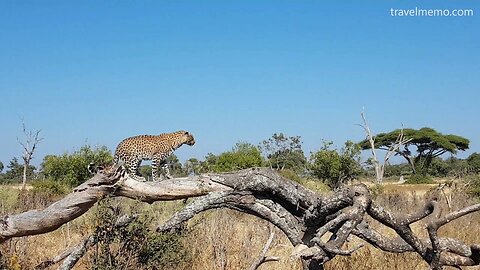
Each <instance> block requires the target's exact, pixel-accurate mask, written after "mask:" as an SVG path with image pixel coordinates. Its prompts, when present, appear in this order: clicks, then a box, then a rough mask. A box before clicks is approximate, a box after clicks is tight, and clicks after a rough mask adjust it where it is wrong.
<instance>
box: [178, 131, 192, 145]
mask: <svg viewBox="0 0 480 270" xmlns="http://www.w3.org/2000/svg"><path fill="white" fill-rule="evenodd" d="M182 132H183V133H182V137H181V140H182V144H188V145H190V146H192V145H194V144H195V138H193V135H192V134H190V133H189V132H188V131H182Z"/></svg>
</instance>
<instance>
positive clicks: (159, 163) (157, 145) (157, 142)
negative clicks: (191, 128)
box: [113, 130, 195, 182]
mask: <svg viewBox="0 0 480 270" xmlns="http://www.w3.org/2000/svg"><path fill="white" fill-rule="evenodd" d="M184 144H186V145H189V146H193V145H194V144H195V138H194V137H193V135H192V134H190V133H189V132H188V131H185V130H180V131H176V132H172V133H162V134H159V135H138V136H133V137H129V138H126V139H124V140H122V141H121V142H120V143H119V144H118V146H117V148H116V150H115V154H114V156H113V163H114V164H117V165H120V164H122V162H123V164H124V166H125V167H126V170H127V172H128V174H129V176H130V177H132V178H134V179H135V180H139V181H146V180H145V179H144V178H143V177H141V176H140V173H139V168H140V164H141V163H142V161H143V160H151V161H152V180H153V181H154V182H158V181H159V178H157V175H158V169H159V168H160V167H162V168H163V169H164V171H165V172H166V173H165V176H166V178H167V179H171V178H172V176H171V175H170V172H169V170H168V164H167V157H168V156H170V155H171V154H172V153H173V152H174V151H175V150H176V149H178V148H180V147H181V146H182V145H184Z"/></svg>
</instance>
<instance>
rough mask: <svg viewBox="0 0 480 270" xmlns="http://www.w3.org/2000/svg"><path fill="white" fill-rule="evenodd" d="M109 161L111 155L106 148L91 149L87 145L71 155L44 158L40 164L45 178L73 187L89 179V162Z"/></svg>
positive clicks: (104, 162)
mask: <svg viewBox="0 0 480 270" xmlns="http://www.w3.org/2000/svg"><path fill="white" fill-rule="evenodd" d="M111 161H112V154H111V153H110V151H109V150H108V148H106V147H97V148H92V147H90V146H88V145H87V146H83V147H82V148H80V150H78V151H75V152H74V153H72V154H67V153H65V154H63V155H61V156H55V155H49V156H46V157H45V158H44V159H43V162H42V170H43V173H44V174H45V176H46V177H47V178H50V179H52V180H54V181H58V182H62V183H64V184H66V185H67V186H70V187H75V186H78V185H79V184H81V183H83V182H85V181H86V180H87V179H89V178H90V176H91V175H90V173H89V172H88V169H87V167H88V164H89V163H90V162H93V163H95V164H106V163H109V162H111Z"/></svg>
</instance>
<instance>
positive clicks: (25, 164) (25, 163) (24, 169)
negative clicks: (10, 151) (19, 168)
mask: <svg viewBox="0 0 480 270" xmlns="http://www.w3.org/2000/svg"><path fill="white" fill-rule="evenodd" d="M27 168H28V162H27V161H25V162H24V163H23V181H22V190H25V188H26V186H27Z"/></svg>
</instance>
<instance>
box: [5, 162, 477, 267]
mask: <svg viewBox="0 0 480 270" xmlns="http://www.w3.org/2000/svg"><path fill="white" fill-rule="evenodd" d="M107 196H108V197H114V196H123V197H128V198H134V199H137V200H139V201H143V202H147V203H152V202H154V201H162V200H177V199H184V198H187V197H198V198H196V199H194V200H193V201H192V202H191V203H190V204H187V205H186V206H185V207H184V208H183V209H182V210H180V211H179V212H177V213H175V214H174V215H173V216H172V217H171V218H170V219H169V220H167V221H166V222H165V223H163V224H160V225H159V226H158V227H157V231H175V230H180V229H182V228H183V224H184V222H186V221H188V220H190V219H191V218H193V217H194V216H195V215H197V214H198V213H201V212H203V211H206V210H209V209H217V208H230V209H234V210H237V211H240V212H244V213H248V214H251V215H254V216H257V217H259V218H262V219H264V220H266V221H268V222H270V223H271V224H273V225H275V226H276V227H277V228H279V229H280V230H281V231H282V232H283V233H284V234H285V235H286V237H287V238H288V239H289V241H290V242H291V243H292V244H293V245H294V246H295V248H294V255H295V256H296V257H298V258H299V259H300V260H301V261H302V264H303V267H304V269H309V270H317V269H323V265H324V263H326V262H328V261H329V260H331V259H333V258H334V257H336V256H349V255H351V254H352V253H353V252H355V251H356V250H357V249H359V248H361V247H362V245H359V246H357V247H354V248H351V249H345V247H344V246H345V243H346V241H347V239H348V238H349V237H354V236H355V237H358V238H360V239H363V240H364V241H365V242H366V243H368V244H371V245H373V246H374V247H376V248H379V249H381V250H384V251H387V252H391V253H405V252H415V253H417V254H419V255H420V257H421V258H422V259H423V260H424V261H425V262H427V263H428V264H429V266H430V268H431V269H434V270H439V269H442V268H443V267H444V266H455V267H457V268H459V267H460V266H472V265H480V245H479V244H471V243H469V244H467V243H464V242H462V241H460V240H458V239H454V238H447V237H442V236H440V235H439V229H440V228H441V227H442V226H444V225H445V224H447V223H449V222H451V221H453V220H456V219H458V218H461V217H462V216H465V215H468V214H471V213H473V212H477V211H480V204H475V205H472V206H468V207H465V208H463V209H460V210H457V211H454V212H451V213H447V214H446V215H443V216H441V215H440V214H441V213H442V212H443V211H441V204H440V203H439V202H438V196H432V197H431V198H430V199H429V200H427V201H426V202H425V205H424V207H423V208H422V209H419V210H417V211H413V213H393V212H391V211H389V210H387V209H385V208H383V207H381V206H380V205H378V204H377V203H375V201H373V199H372V196H371V195H370V192H369V190H368V188H367V187H366V186H365V185H363V184H360V185H353V186H345V187H343V188H340V189H338V190H336V191H335V192H334V193H330V194H318V193H315V192H313V191H311V190H309V189H307V188H305V187H303V186H301V185H300V184H298V183H296V182H293V181H290V180H288V179H285V178H283V177H281V176H280V175H279V174H278V173H277V172H276V171H275V170H271V169H263V168H253V169H246V170H242V171H238V172H232V173H225V174H203V175H199V176H194V177H191V178H176V179H168V180H165V181H162V182H137V181H136V180H134V179H132V178H130V177H129V176H128V174H126V172H125V169H124V168H123V167H118V168H113V169H111V170H107V171H103V172H101V173H98V174H97V175H95V176H94V177H92V178H91V179H90V180H88V181H87V182H85V183H83V184H82V185H80V186H79V187H77V188H76V189H75V190H74V191H73V192H72V193H71V194H69V195H67V196H66V197H65V198H63V199H62V200H60V201H57V202H55V203H54V204H52V205H50V206H48V207H47V208H45V209H43V210H31V211H28V212H24V213H20V214H14V215H7V216H5V217H3V218H0V243H1V242H5V241H7V240H8V239H10V238H12V237H20V236H26V235H34V234H41V233H46V232H50V231H53V230H55V229H57V228H59V227H60V226H61V225H62V224H65V223H67V222H69V221H71V220H73V219H75V218H77V217H79V216H81V215H82V214H84V213H85V212H86V211H87V210H88V209H90V208H91V207H92V206H93V205H94V204H95V203H96V202H97V201H99V200H101V199H103V198H105V197H107ZM445 212H446V211H445ZM370 218H372V219H374V220H376V221H378V222H380V224H382V225H383V226H386V227H388V228H390V229H392V232H394V233H395V235H394V236H392V235H383V234H381V233H380V230H376V229H373V228H371V227H370V226H369V225H368V223H367V220H368V219H370ZM420 220H422V221H423V222H425V223H426V226H425V228H424V229H423V230H424V231H420V232H416V233H415V232H414V231H413V230H412V228H411V225H412V224H413V223H415V222H418V221H420ZM463 229H466V228H463ZM327 233H330V234H331V236H330V238H329V239H328V240H325V237H322V236H324V235H325V234H327ZM425 235H427V236H426V237H425ZM268 242H269V241H268ZM92 243H93V242H91V240H89V239H88V238H87V239H85V240H84V241H83V242H81V243H80V244H79V245H76V246H75V247H73V248H72V249H70V250H68V251H67V252H66V253H62V254H60V255H59V256H57V257H55V258H53V259H52V260H50V261H52V262H53V263H58V262H60V261H62V260H64V259H62V258H69V259H68V263H66V264H68V265H69V266H68V267H67V268H62V269H70V268H71V267H73V265H74V262H75V261H76V260H78V258H79V257H78V256H79V255H78V254H83V253H84V250H85V248H88V247H89V246H90V245H91V244H92ZM93 244H94V243H93ZM267 244H268V243H267ZM266 249H268V245H266ZM65 254H66V255H65ZM72 254H73V255H72ZM262 254H264V253H262ZM262 254H261V257H263V258H265V256H264V255H262ZM272 263H273V262H272ZM254 266H255V265H254Z"/></svg>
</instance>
